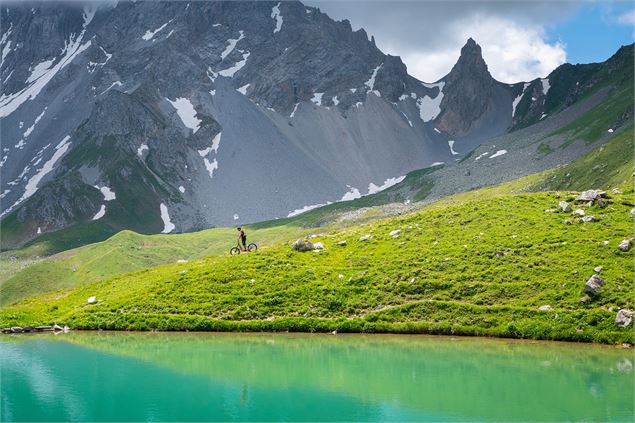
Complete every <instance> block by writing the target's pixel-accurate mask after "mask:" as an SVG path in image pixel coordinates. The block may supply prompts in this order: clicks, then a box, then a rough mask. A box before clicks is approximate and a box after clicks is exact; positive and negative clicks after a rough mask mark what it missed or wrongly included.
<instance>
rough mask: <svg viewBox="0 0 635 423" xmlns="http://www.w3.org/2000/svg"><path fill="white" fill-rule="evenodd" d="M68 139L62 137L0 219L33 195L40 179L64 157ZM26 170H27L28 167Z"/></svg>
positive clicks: (67, 137)
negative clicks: (47, 158)
mask: <svg viewBox="0 0 635 423" xmlns="http://www.w3.org/2000/svg"><path fill="white" fill-rule="evenodd" d="M70 139H71V137H70V136H68V135H67V136H66V137H64V139H62V141H60V143H59V144H57V146H56V147H55V153H53V156H52V157H51V158H50V159H49V160H48V161H47V162H46V163H44V165H43V166H42V167H41V168H40V169H39V170H38V172H37V173H36V174H35V175H33V176H32V177H31V178H30V179H29V181H28V182H27V183H26V186H25V187H24V194H22V196H21V197H20V198H19V199H18V201H16V202H15V203H14V204H13V205H12V206H11V207H9V208H8V209H7V210H5V211H4V212H3V213H2V214H1V215H0V217H2V216H4V215H6V214H7V213H9V212H10V211H11V210H13V209H14V208H15V207H16V206H17V205H18V204H20V203H21V202H22V201H24V200H26V199H27V198H29V197H31V196H32V195H33V194H35V192H36V191H37V189H38V184H39V183H40V181H42V179H43V178H44V177H45V176H46V175H48V174H49V173H50V172H51V171H52V170H53V169H54V168H55V164H56V163H57V161H58V160H59V159H60V158H61V157H62V156H63V155H64V153H66V151H67V150H68V148H69V147H70V143H69V142H68V140H70ZM26 169H28V166H27V168H26ZM26 169H25V170H26ZM22 176H23V175H20V177H22Z"/></svg>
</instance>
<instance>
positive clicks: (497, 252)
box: [494, 251, 505, 257]
mask: <svg viewBox="0 0 635 423" xmlns="http://www.w3.org/2000/svg"><path fill="white" fill-rule="evenodd" d="M494 255H495V256H496V257H503V256H504V255H505V253H503V252H502V251H496V253H495V254H494Z"/></svg>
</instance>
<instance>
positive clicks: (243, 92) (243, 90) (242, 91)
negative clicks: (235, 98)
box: [236, 84, 251, 95]
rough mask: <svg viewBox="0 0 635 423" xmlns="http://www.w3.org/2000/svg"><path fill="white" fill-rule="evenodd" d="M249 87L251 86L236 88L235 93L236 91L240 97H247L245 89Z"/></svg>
mask: <svg viewBox="0 0 635 423" xmlns="http://www.w3.org/2000/svg"><path fill="white" fill-rule="evenodd" d="M249 85H251V84H245V85H243V86H242V87H240V88H238V89H237V90H236V91H238V92H239V93H241V94H242V95H247V88H249Z"/></svg>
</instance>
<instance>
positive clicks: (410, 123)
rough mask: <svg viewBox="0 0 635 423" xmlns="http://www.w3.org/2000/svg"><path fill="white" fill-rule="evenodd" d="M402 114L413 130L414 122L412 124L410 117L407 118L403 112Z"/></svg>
mask: <svg viewBox="0 0 635 423" xmlns="http://www.w3.org/2000/svg"><path fill="white" fill-rule="evenodd" d="M401 114H402V115H403V117H405V118H406V120H407V121H408V125H410V127H411V128H413V126H412V122H410V119H408V116H406V114H405V113H404V112H401Z"/></svg>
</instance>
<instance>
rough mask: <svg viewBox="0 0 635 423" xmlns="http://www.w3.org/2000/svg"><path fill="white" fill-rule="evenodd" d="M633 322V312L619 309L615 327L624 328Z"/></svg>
mask: <svg viewBox="0 0 635 423" xmlns="http://www.w3.org/2000/svg"><path fill="white" fill-rule="evenodd" d="M632 321H633V312H632V311H630V310H626V309H620V310H618V311H617V315H616V316H615V326H618V327H620V328H625V327H626V326H628V325H630V324H631V322H632Z"/></svg>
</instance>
